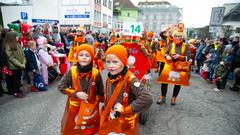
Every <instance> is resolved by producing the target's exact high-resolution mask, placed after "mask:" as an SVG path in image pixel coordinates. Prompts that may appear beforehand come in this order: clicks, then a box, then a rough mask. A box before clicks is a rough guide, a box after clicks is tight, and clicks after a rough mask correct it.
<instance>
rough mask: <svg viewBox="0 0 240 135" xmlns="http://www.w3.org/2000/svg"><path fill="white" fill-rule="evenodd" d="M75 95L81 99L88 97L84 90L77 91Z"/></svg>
mask: <svg viewBox="0 0 240 135" xmlns="http://www.w3.org/2000/svg"><path fill="white" fill-rule="evenodd" d="M76 95H77V97H78V98H79V99H81V100H87V99H88V94H87V93H85V92H82V91H80V92H77V94H76Z"/></svg>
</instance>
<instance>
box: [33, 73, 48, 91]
mask: <svg viewBox="0 0 240 135" xmlns="http://www.w3.org/2000/svg"><path fill="white" fill-rule="evenodd" d="M33 82H34V86H35V87H36V88H37V89H38V90H39V91H46V90H48V88H47V86H45V85H44V80H43V76H42V75H41V74H36V75H35V76H34V79H33Z"/></svg>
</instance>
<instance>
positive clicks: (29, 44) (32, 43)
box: [28, 40, 36, 47]
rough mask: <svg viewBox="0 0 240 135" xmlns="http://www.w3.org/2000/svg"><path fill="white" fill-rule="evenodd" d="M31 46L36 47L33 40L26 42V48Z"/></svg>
mask: <svg viewBox="0 0 240 135" xmlns="http://www.w3.org/2000/svg"><path fill="white" fill-rule="evenodd" d="M31 46H36V42H35V41H33V40H31V41H28V47H31Z"/></svg>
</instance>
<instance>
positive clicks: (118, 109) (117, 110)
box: [110, 103, 123, 120]
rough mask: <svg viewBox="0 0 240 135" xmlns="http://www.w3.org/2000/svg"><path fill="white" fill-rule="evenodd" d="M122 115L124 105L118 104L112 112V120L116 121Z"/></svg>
mask: <svg viewBox="0 0 240 135" xmlns="http://www.w3.org/2000/svg"><path fill="white" fill-rule="evenodd" d="M121 113H123V105H122V104H120V103H117V104H115V105H114V107H113V110H112V111H111V112H110V118H111V119H112V120H114V119H116V118H117V117H119V115H120V114H121Z"/></svg>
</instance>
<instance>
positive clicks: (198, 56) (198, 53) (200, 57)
mask: <svg viewBox="0 0 240 135" xmlns="http://www.w3.org/2000/svg"><path fill="white" fill-rule="evenodd" d="M205 47H206V44H205V42H204V40H201V43H200V46H199V47H198V48H197V51H196V55H195V60H196V62H195V63H196V65H197V70H196V73H199V71H200V67H201V66H202V65H203V63H202V60H203V58H204V55H203V54H202V51H203V49H204V48H205Z"/></svg>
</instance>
